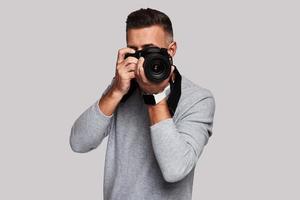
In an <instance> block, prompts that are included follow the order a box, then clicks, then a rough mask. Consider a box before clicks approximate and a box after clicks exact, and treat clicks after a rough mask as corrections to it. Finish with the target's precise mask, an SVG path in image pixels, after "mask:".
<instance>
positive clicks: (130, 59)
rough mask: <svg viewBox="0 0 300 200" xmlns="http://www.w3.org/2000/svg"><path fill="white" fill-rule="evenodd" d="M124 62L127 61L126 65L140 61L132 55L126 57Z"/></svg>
mask: <svg viewBox="0 0 300 200" xmlns="http://www.w3.org/2000/svg"><path fill="white" fill-rule="evenodd" d="M124 62H125V65H128V64H130V63H135V64H137V63H138V59H137V58H135V57H132V56H130V57H128V58H126V59H125V61H124Z"/></svg>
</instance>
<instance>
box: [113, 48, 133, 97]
mask: <svg viewBox="0 0 300 200" xmlns="http://www.w3.org/2000/svg"><path fill="white" fill-rule="evenodd" d="M134 52H135V50H134V49H131V48H127V47H126V48H122V49H120V50H119V51H118V58H117V63H116V71H115V80H114V83H113V85H112V90H113V91H114V92H115V93H118V94H120V95H121V96H123V95H125V94H126V93H127V92H128V90H129V88H130V81H131V79H133V78H135V70H136V66H137V62H138V59H137V58H135V57H128V58H126V59H125V55H126V54H127V53H134Z"/></svg>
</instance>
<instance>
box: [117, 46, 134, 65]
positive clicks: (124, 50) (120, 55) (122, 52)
mask: <svg viewBox="0 0 300 200" xmlns="http://www.w3.org/2000/svg"><path fill="white" fill-rule="evenodd" d="M134 52H135V50H134V49H132V48H129V47H125V48H122V49H119V51H118V58H117V64H119V63H121V62H123V61H124V59H125V55H126V54H127V53H134Z"/></svg>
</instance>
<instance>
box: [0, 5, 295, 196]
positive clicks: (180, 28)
mask: <svg viewBox="0 0 300 200" xmlns="http://www.w3.org/2000/svg"><path fill="white" fill-rule="evenodd" d="M141 7H144V8H146V7H152V8H157V9H159V10H161V11H163V12H165V13H166V14H167V15H169V17H170V18H171V20H172V22H173V26H174V27H173V28H174V34H175V40H176V41H177V42H178V51H177V55H176V57H175V60H174V62H175V64H176V65H177V67H178V69H179V70H180V72H181V73H182V74H184V75H186V76H187V77H188V78H190V79H191V80H192V81H194V82H195V83H197V84H199V85H201V86H203V87H206V88H208V89H210V90H211V91H212V92H213V94H214V95H215V99H216V113H215V123H214V129H213V130H214V133H213V136H212V137H211V139H210V141H209V143H208V145H207V146H206V149H205V151H204V153H203V154H202V156H201V158H200V160H199V161H198V163H197V168H196V174H195V179H194V188H193V199H195V200H196V199H206V200H216V199H289V200H290V199H299V198H300V194H299V184H300V181H299V180H300V173H299V168H300V164H299V163H300V162H299V150H300V148H299V139H300V136H299V134H300V131H299V111H300V107H299V100H300V95H299V82H300V81H299V78H298V76H299V69H298V68H299V67H300V62H299V53H300V48H299V45H300V40H299V35H300V31H299V19H300V14H299V3H297V1H291V0H285V1H278V0H273V1H271V0H269V1H268V0H259V1H258V0H251V1H241V0H239V1H238V0H235V1H234V0H229V1H221V0H215V1H184V2H179V1H178V2H175V1H153V0H151V1H89V0H88V1H78V0H73V1H71V0H69V1H67V0H59V1H58V0H52V1H49V0H48V1H37V0H36V1H33V0H28V1H20V0H15V1H8V0H4V1H3V0H2V1H1V3H0V29H1V31H0V66H1V73H0V81H1V82H0V87H1V88H0V89H1V90H0V91H1V100H0V101H1V103H0V111H1V112H0V113H1V114H0V117H1V118H0V120H1V126H0V133H1V138H0V148H1V151H0V153H1V170H0V177H1V178H0V187H1V192H0V199H73V200H75V199H78V200H79V199H89V200H92V199H95V200H96V199H102V186H103V185H102V184H103V167H104V156H105V149H106V142H107V139H105V140H104V141H103V143H102V144H101V145H100V146H99V147H98V148H97V149H96V150H94V151H91V152H89V153H87V154H77V153H74V152H72V151H71V149H70V147H69V141H68V139H69V134H70V129H71V126H72V124H73V122H74V120H75V119H76V118H77V117H78V116H79V115H80V114H81V113H82V112H83V111H84V110H85V109H86V108H87V107H89V106H90V105H91V104H92V103H93V102H94V101H95V100H96V99H97V98H99V96H100V94H101V93H102V91H103V90H104V88H105V87H106V86H107V84H108V83H109V81H110V80H111V78H112V77H113V75H114V69H115V65H114V64H115V59H116V53H117V50H118V49H119V48H122V47H124V46H125V45H126V43H125V19H126V16H127V15H128V14H129V13H130V12H131V11H133V10H136V9H138V8H141Z"/></svg>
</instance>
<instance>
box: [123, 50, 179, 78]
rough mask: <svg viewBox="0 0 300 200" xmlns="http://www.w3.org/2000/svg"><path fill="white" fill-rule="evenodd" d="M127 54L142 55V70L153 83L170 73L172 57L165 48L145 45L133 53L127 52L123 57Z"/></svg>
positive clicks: (136, 56)
mask: <svg viewBox="0 0 300 200" xmlns="http://www.w3.org/2000/svg"><path fill="white" fill-rule="evenodd" d="M129 56H132V57H135V58H137V59H139V58H140V57H141V56H142V57H144V59H145V60H144V64H143V67H144V72H145V76H146V77H147V79H148V80H149V81H151V82H153V83H160V82H162V81H163V80H165V79H167V78H168V77H169V75H170V73H171V66H172V65H173V61H172V57H171V56H170V54H169V53H168V50H167V49H166V48H159V47H146V48H144V49H142V50H138V51H135V53H128V54H126V55H125V59H126V58H127V57H129Z"/></svg>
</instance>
